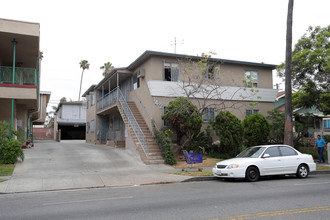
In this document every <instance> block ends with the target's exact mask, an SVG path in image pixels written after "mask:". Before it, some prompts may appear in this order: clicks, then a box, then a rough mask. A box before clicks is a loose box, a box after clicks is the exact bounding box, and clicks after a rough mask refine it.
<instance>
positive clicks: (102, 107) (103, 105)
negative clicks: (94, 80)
mask: <svg viewBox="0 0 330 220" xmlns="http://www.w3.org/2000/svg"><path fill="white" fill-rule="evenodd" d="M102 108H104V86H102Z"/></svg>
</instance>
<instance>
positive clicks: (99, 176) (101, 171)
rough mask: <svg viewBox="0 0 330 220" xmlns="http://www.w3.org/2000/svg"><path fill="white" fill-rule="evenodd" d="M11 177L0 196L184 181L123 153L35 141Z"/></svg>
mask: <svg viewBox="0 0 330 220" xmlns="http://www.w3.org/2000/svg"><path fill="white" fill-rule="evenodd" d="M24 153H25V160H24V162H18V163H17V165H16V168H15V170H14V173H13V175H12V177H11V178H10V179H9V180H8V181H5V182H2V183H0V193H14V192H32V191H44V190H60V189H79V188H92V187H108V186H130V185H140V184H153V183H160V182H179V181H183V180H186V179H188V177H183V176H177V175H171V174H165V173H163V172H165V171H174V169H173V168H172V167H171V166H167V165H145V164H143V163H142V162H141V161H140V160H138V159H136V158H135V157H133V156H131V155H130V154H129V153H128V152H127V151H126V150H124V149H117V148H113V147H109V146H103V145H90V144H86V143H85V141H76V140H75V141H62V142H60V143H59V142H53V141H37V142H36V143H35V147H34V148H31V149H26V150H24Z"/></svg>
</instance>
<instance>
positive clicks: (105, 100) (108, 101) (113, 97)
mask: <svg viewBox="0 0 330 220" xmlns="http://www.w3.org/2000/svg"><path fill="white" fill-rule="evenodd" d="M117 101H118V98H117V88H115V89H114V90H112V91H111V92H110V93H108V94H105V95H104V96H103V97H101V98H100V99H99V100H97V110H101V109H104V108H106V107H108V106H109V105H112V104H114V103H115V102H117Z"/></svg>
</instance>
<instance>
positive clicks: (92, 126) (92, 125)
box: [89, 120, 95, 133]
mask: <svg viewBox="0 0 330 220" xmlns="http://www.w3.org/2000/svg"><path fill="white" fill-rule="evenodd" d="M89 130H90V132H91V133H94V131H95V120H91V124H90V128H89Z"/></svg>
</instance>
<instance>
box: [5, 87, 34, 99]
mask: <svg viewBox="0 0 330 220" xmlns="http://www.w3.org/2000/svg"><path fill="white" fill-rule="evenodd" d="M0 98H12V99H37V88H19V87H5V86H3V87H2V86H1V87H0Z"/></svg>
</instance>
